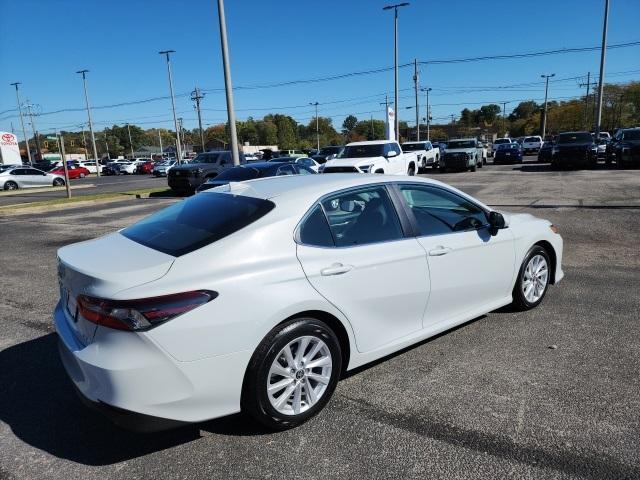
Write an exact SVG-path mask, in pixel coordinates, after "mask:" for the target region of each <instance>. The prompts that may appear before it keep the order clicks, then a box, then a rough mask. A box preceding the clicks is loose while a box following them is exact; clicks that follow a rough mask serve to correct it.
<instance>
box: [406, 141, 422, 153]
mask: <svg viewBox="0 0 640 480" xmlns="http://www.w3.org/2000/svg"><path fill="white" fill-rule="evenodd" d="M402 150H403V151H404V152H415V151H416V150H426V147H425V145H424V143H403V144H402Z"/></svg>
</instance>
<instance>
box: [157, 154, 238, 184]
mask: <svg viewBox="0 0 640 480" xmlns="http://www.w3.org/2000/svg"><path fill="white" fill-rule="evenodd" d="M244 163H246V161H245V158H244V154H243V153H240V164H244ZM232 167H233V159H232V158H231V151H230V150H218V151H212V152H204V153H200V154H198V156H197V157H196V158H194V159H193V160H190V161H189V162H188V163H183V164H181V165H174V166H173V167H172V168H171V169H170V170H169V173H168V174H167V178H168V182H169V187H171V190H174V191H176V192H181V193H182V192H191V191H194V190H195V189H196V188H198V187H199V186H200V185H201V184H202V183H204V182H206V181H207V179H209V178H215V177H217V176H218V174H220V173H221V172H223V171H225V170H227V169H228V168H232Z"/></svg>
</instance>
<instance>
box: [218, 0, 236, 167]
mask: <svg viewBox="0 0 640 480" xmlns="http://www.w3.org/2000/svg"><path fill="white" fill-rule="evenodd" d="M218 22H219V24H220V48H221V49H222V66H223V69H224V90H225V94H226V98H227V119H228V121H229V136H230V137H231V158H232V159H233V164H234V165H236V166H237V165H240V155H239V153H238V135H237V133H236V112H235V110H234V108H233V85H232V83H231V67H230V66H229V46H228V45H227V21H226V18H225V15H224V1H223V0H218Z"/></svg>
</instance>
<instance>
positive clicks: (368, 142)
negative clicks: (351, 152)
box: [346, 140, 396, 147]
mask: <svg viewBox="0 0 640 480" xmlns="http://www.w3.org/2000/svg"><path fill="white" fill-rule="evenodd" d="M386 143H396V141H395V140H366V141H363V142H351V143H347V145H346V146H347V147H350V146H358V145H381V144H386Z"/></svg>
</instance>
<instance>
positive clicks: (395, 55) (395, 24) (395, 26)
mask: <svg viewBox="0 0 640 480" xmlns="http://www.w3.org/2000/svg"><path fill="white" fill-rule="evenodd" d="M407 5H409V2H403V3H396V4H395V5H387V6H386V7H383V8H382V9H383V10H391V9H392V8H393V11H394V17H393V18H394V21H393V46H394V52H393V71H394V82H393V86H394V103H393V104H394V105H395V106H396V110H397V108H398V8H400V7H406V6H407ZM399 129H400V120H399V118H398V112H396V126H395V130H396V140H398V139H399V138H400V132H399Z"/></svg>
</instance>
